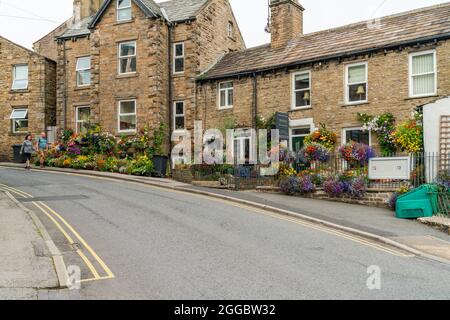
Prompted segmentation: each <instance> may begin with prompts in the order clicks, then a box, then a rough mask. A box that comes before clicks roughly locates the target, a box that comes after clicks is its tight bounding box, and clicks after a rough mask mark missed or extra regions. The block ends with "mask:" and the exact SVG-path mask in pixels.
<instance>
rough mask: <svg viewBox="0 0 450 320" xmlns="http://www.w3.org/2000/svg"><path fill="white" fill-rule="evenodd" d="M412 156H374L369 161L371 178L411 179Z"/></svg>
mask: <svg viewBox="0 0 450 320" xmlns="http://www.w3.org/2000/svg"><path fill="white" fill-rule="evenodd" d="M410 174H411V158H410V157H396V158H372V159H370V161H369V179H370V180H409V179H410Z"/></svg>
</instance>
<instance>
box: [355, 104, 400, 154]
mask: <svg viewBox="0 0 450 320" xmlns="http://www.w3.org/2000/svg"><path fill="white" fill-rule="evenodd" d="M357 118H358V120H359V121H360V122H362V123H363V128H364V129H365V130H367V131H372V132H376V133H377V135H378V144H379V145H380V149H381V152H382V154H383V155H385V156H388V155H391V154H393V153H395V152H396V151H397V146H396V144H395V141H394V138H393V136H392V133H393V132H394V131H395V117H394V115H393V114H392V113H389V112H387V113H383V114H381V115H379V116H377V117H375V116H372V115H369V114H367V113H358V115H357Z"/></svg>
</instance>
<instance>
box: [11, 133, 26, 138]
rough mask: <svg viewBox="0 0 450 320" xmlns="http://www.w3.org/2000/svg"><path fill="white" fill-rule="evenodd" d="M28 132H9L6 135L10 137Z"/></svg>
mask: <svg viewBox="0 0 450 320" xmlns="http://www.w3.org/2000/svg"><path fill="white" fill-rule="evenodd" d="M27 134H28V132H9V133H8V136H10V137H24V136H26V135H27Z"/></svg>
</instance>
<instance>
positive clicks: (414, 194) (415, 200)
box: [396, 185, 434, 219]
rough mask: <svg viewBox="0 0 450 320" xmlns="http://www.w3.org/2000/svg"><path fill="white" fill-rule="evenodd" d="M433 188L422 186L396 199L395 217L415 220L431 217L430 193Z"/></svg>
mask: <svg viewBox="0 0 450 320" xmlns="http://www.w3.org/2000/svg"><path fill="white" fill-rule="evenodd" d="M432 190H433V186H430V185H423V186H421V187H419V188H416V189H414V190H412V191H410V192H408V193H406V194H404V195H401V196H399V197H398V199H397V205H396V216H397V218H399V219H417V218H422V217H432V216H433V212H434V211H433V204H432V201H431V198H432V195H431V191H432Z"/></svg>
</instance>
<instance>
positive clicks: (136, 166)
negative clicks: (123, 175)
mask: <svg viewBox="0 0 450 320" xmlns="http://www.w3.org/2000/svg"><path fill="white" fill-rule="evenodd" d="M130 172H131V174H132V175H136V176H150V175H151V174H152V173H153V161H152V160H150V158H149V157H148V156H147V155H144V156H140V157H138V158H137V159H135V160H133V161H132V162H131V166H130Z"/></svg>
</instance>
